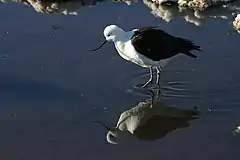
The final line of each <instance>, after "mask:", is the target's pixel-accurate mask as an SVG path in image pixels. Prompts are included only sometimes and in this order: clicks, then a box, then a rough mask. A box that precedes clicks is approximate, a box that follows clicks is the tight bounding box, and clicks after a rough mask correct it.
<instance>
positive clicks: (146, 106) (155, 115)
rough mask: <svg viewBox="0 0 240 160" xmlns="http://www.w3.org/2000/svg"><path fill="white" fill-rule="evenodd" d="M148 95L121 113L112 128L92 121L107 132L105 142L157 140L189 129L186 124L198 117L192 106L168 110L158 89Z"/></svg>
mask: <svg viewBox="0 0 240 160" xmlns="http://www.w3.org/2000/svg"><path fill="white" fill-rule="evenodd" d="M149 92H151V100H149V99H148V100H146V101H143V102H139V103H138V105H136V106H135V107H133V108H131V109H130V110H126V111H124V112H123V113H122V114H121V115H120V117H119V120H118V122H117V126H116V127H108V126H107V125H105V124H104V123H102V122H100V121H93V122H96V123H99V124H101V125H102V126H104V127H105V128H106V129H107V130H108V133H107V135H106V139H107V141H108V142H109V143H111V144H120V143H126V142H127V143H131V142H133V141H136V140H156V139H160V138H162V137H164V136H166V135H167V134H169V133H171V132H173V131H174V130H176V129H180V128H185V127H188V126H190V123H189V121H191V120H194V119H198V118H199V113H198V110H197V108H196V107H194V108H193V109H179V108H174V107H169V106H167V105H165V104H164V103H163V102H162V100H160V98H159V92H160V90H159V89H152V90H149Z"/></svg>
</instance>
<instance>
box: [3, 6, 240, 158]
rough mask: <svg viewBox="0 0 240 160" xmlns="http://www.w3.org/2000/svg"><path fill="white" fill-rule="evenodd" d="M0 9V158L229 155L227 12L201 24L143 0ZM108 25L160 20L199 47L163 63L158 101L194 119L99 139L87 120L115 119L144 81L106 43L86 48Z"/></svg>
mask: <svg viewBox="0 0 240 160" xmlns="http://www.w3.org/2000/svg"><path fill="white" fill-rule="evenodd" d="M0 13H1V14H0V18H1V25H0V31H1V32H0V42H1V46H0V51H1V52H0V56H1V59H0V88H1V89H0V128H1V133H0V142H1V143H0V159H5V160H43V159H44V160H48V159H49V160H70V159H71V160H75V159H76V160H79V159H81V160H95V159H105V160H106V159H107V160H108V159H115V160H118V159H152V160H155V159H164V160H172V159H183V160H190V159H191V160H192V159H194V160H202V159H204V160H212V159H218V160H226V159H229V160H232V159H237V157H238V155H239V151H240V150H239V148H240V143H239V137H234V136H232V130H233V129H234V128H235V127H236V126H237V125H239V123H240V119H239V114H240V108H239V104H240V103H239V99H240V90H239V88H240V86H239V81H240V74H239V72H238V68H239V67H238V66H239V62H238V58H240V55H239V39H240V36H239V34H238V33H237V32H235V31H234V30H233V29H232V23H231V22H232V20H233V19H234V16H233V18H232V19H228V20H222V19H209V18H207V19H206V20H205V22H204V24H203V25H202V26H201V27H197V26H195V25H193V24H190V23H186V22H185V21H182V20H174V21H171V22H170V23H166V22H165V21H163V20H162V19H160V18H156V17H154V16H153V15H152V14H151V13H150V9H149V8H148V7H147V6H146V5H144V4H143V3H142V2H139V3H137V4H133V5H131V6H127V5H126V4H125V3H111V2H101V3H99V4H98V5H96V6H94V7H91V8H83V9H82V11H81V13H80V14H79V15H77V16H62V15H54V14H49V15H46V14H42V13H37V12H35V11H34V10H33V9H32V8H30V7H26V6H24V5H22V4H19V3H8V4H0ZM229 16H230V15H229ZM108 24H117V25H119V26H121V27H122V28H124V29H126V30H128V29H132V28H136V27H141V26H153V25H160V26H161V28H162V29H164V30H165V31H167V32H169V33H172V34H174V35H176V36H181V37H185V38H188V39H191V40H193V41H194V42H195V43H197V44H199V45H201V46H202V48H203V51H202V52H200V53H197V54H198V56H199V59H197V60H192V59H190V58H188V57H184V56H181V57H178V58H176V59H173V60H172V61H170V63H169V64H168V65H167V67H166V68H165V69H164V72H163V75H162V79H161V82H162V86H163V89H162V92H163V94H164V97H163V101H164V102H165V103H167V104H168V105H170V106H174V107H178V108H182V109H185V108H192V107H193V106H197V107H198V108H199V109H200V112H201V116H200V119H198V120H195V121H193V122H191V125H190V126H189V127H187V128H183V129H179V130H175V131H173V132H172V133H170V134H168V135H167V136H165V137H163V138H161V139H158V140H155V141H138V142H136V143H131V144H121V145H111V144H109V143H107V141H106V138H105V135H106V131H105V130H104V128H103V127H101V126H99V125H96V124H94V123H92V122H91V121H92V120H96V119H97V120H101V121H103V122H105V123H107V124H109V125H112V126H114V125H115V124H116V122H117V120H118V117H119V115H120V114H121V113H122V112H123V111H124V110H126V109H129V108H131V107H134V106H135V105H137V104H138V103H139V102H140V101H144V100H145V99H147V98H149V95H146V94H141V93H139V91H136V90H133V85H135V84H138V83H142V82H144V81H146V80H147V78H148V70H146V69H142V68H140V67H138V66H135V65H134V64H131V63H129V62H126V61H124V60H122V59H121V58H120V57H119V55H117V53H116V51H115V50H114V48H113V44H107V45H105V46H104V47H103V48H102V49H101V50H100V51H98V52H92V53H90V52H87V50H88V49H91V48H94V47H96V46H98V44H99V43H100V42H102V41H103V40H104V39H103V35H102V30H103V28H104V27H105V26H106V25H108ZM52 25H56V26H61V27H62V28H63V29H56V30H55V29H52ZM229 33H230V34H229ZM170 82H185V83H186V84H181V85H178V86H174V85H172V84H169V83H170ZM169 87H173V88H180V89H183V90H184V91H176V90H173V89H168V88H169ZM209 108H210V110H212V112H209ZM166 125H167V124H166Z"/></svg>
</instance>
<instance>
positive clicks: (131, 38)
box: [90, 25, 201, 88]
mask: <svg viewBox="0 0 240 160" xmlns="http://www.w3.org/2000/svg"><path fill="white" fill-rule="evenodd" d="M103 34H104V36H105V38H106V40H105V41H104V42H103V43H102V44H101V45H100V46H99V47H97V48H96V49H92V50H90V51H96V50H98V49H100V48H101V47H102V46H103V45H104V44H105V43H106V42H107V41H112V42H113V43H114V45H115V48H116V50H117V51H118V53H119V54H120V56H121V57H122V58H124V59H125V60H128V61H131V62H133V63H135V64H137V65H139V66H141V67H144V68H149V69H150V79H149V80H148V81H147V82H146V83H145V84H143V85H142V86H141V87H143V88H144V87H146V86H147V85H148V84H149V83H150V82H151V81H152V79H153V68H155V69H156V70H157V77H156V83H157V84H158V85H159V78H160V74H161V71H162V68H161V63H162V62H164V61H166V60H168V59H170V58H171V57H173V56H175V55H178V54H179V53H182V54H184V55H187V56H189V57H192V58H197V56H196V55H194V54H193V53H192V52H191V51H192V50H198V51H201V49H200V46H198V45H195V44H194V43H193V42H192V41H190V40H187V39H184V38H180V37H175V36H172V35H171V34H168V33H166V32H165V31H163V30H161V29H159V28H157V27H143V28H139V29H133V30H131V31H127V32H125V31H124V30H123V29H121V28H120V27H118V26H116V25H109V26H107V27H106V28H105V29H104V32H103Z"/></svg>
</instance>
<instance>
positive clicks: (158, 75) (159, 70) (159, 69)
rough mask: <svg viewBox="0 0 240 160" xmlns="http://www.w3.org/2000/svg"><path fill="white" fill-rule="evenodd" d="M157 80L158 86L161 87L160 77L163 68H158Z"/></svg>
mask: <svg viewBox="0 0 240 160" xmlns="http://www.w3.org/2000/svg"><path fill="white" fill-rule="evenodd" d="M156 69H157V80H156V84H157V85H158V86H159V87H160V76H161V72H162V68H161V67H159V66H157V67H156Z"/></svg>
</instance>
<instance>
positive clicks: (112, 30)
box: [103, 25, 124, 42]
mask: <svg viewBox="0 0 240 160" xmlns="http://www.w3.org/2000/svg"><path fill="white" fill-rule="evenodd" d="M123 34H124V30H122V29H121V28H119V27H118V26H116V25H109V26H107V27H106V28H105V29H104V31H103V35H104V37H105V38H106V40H107V41H113V42H115V41H116V40H117V39H118V38H119V37H121V36H122V35H123Z"/></svg>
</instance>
